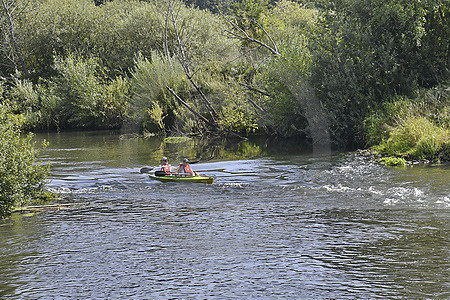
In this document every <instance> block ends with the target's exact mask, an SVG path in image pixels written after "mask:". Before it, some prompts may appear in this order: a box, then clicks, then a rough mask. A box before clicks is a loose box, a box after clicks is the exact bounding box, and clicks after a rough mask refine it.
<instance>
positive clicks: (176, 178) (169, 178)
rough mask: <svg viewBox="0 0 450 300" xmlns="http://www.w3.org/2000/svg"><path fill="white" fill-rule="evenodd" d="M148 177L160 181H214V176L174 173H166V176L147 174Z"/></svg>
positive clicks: (209, 182)
mask: <svg viewBox="0 0 450 300" xmlns="http://www.w3.org/2000/svg"><path fill="white" fill-rule="evenodd" d="M149 176H150V178H152V179H156V180H159V181H162V182H195V183H208V184H211V183H213V181H214V177H206V176H200V175H197V176H175V175H166V176H156V175H153V174H151V175H149Z"/></svg>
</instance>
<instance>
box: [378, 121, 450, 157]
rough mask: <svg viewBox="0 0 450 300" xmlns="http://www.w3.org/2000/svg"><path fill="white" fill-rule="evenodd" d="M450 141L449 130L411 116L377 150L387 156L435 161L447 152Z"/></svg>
mask: <svg viewBox="0 0 450 300" xmlns="http://www.w3.org/2000/svg"><path fill="white" fill-rule="evenodd" d="M449 140H450V130H449V129H447V128H444V127H439V126H437V125H435V124H433V123H432V122H431V121H430V120H428V119H427V118H425V117H421V116H410V117H408V118H407V119H405V120H404V121H403V123H402V124H401V125H399V126H397V127H395V128H394V129H393V130H392V132H391V134H390V136H389V138H388V139H387V140H385V141H384V142H382V143H381V144H380V145H378V146H376V147H375V148H376V149H377V150H379V151H380V152H381V153H382V154H385V155H391V156H406V157H409V158H411V159H425V158H426V159H435V158H436V157H437V155H438V154H440V153H441V152H443V151H445V149H446V147H447V146H446V145H447V144H448V143H449Z"/></svg>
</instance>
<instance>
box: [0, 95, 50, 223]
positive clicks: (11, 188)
mask: <svg viewBox="0 0 450 300" xmlns="http://www.w3.org/2000/svg"><path fill="white" fill-rule="evenodd" d="M3 101H4V99H3ZM3 101H2V103H0V218H3V217H6V216H8V215H9V214H10V213H11V212H12V210H13V209H14V207H20V206H24V205H26V204H28V203H30V202H31V201H37V200H39V199H48V198H50V197H51V194H50V193H49V192H48V191H47V190H46V188H45V183H46V178H47V176H48V172H49V165H43V164H36V158H37V155H38V152H37V151H36V150H35V149H34V144H33V142H32V141H31V138H32V135H31V134H30V135H28V136H26V137H24V136H21V134H20V130H19V126H18V125H19V124H20V121H19V120H18V119H17V116H14V115H13V114H11V113H10V112H9V108H8V105H6V104H4V103H3Z"/></svg>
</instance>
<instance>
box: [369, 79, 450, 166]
mask: <svg viewBox="0 0 450 300" xmlns="http://www.w3.org/2000/svg"><path fill="white" fill-rule="evenodd" d="M449 107H450V85H449V84H445V85H441V86H439V87H438V88H434V89H430V90H422V91H419V92H417V96H416V97H415V98H413V99H410V98H398V99H396V100H395V101H393V102H390V103H387V104H386V105H384V106H383V108H382V109H380V110H379V111H378V112H376V113H374V114H373V115H372V116H371V117H370V118H368V119H366V123H365V129H366V133H367V137H368V141H369V145H371V150H372V153H373V154H375V155H376V156H377V157H378V160H379V162H380V163H383V164H385V165H390V166H395V165H406V164H407V163H408V162H409V163H411V162H412V161H425V162H434V163H441V162H448V161H450V111H449Z"/></svg>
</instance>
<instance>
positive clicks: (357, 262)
mask: <svg viewBox="0 0 450 300" xmlns="http://www.w3.org/2000/svg"><path fill="white" fill-rule="evenodd" d="M42 138H46V139H47V140H48V141H49V142H50V146H49V147H48V149H46V150H44V151H42V155H41V156H42V159H44V160H50V161H51V162H52V176H51V177H52V182H51V184H50V187H51V188H52V189H53V190H55V191H58V192H59V193H61V195H62V200H61V201H64V202H74V203H81V204H82V205H79V206H75V207H74V208H71V209H68V210H61V211H56V212H54V211H49V212H44V213H40V214H35V215H33V216H27V215H14V216H13V217H12V218H11V219H8V220H4V221H0V298H18V299H55V298H56V299H57V298H72V299H117V298H121V299H130V298H138V299H211V298H214V299H250V298H253V299H355V298H357V299H374V298H380V299H400V298H401V299H448V298H450V280H449V278H450V221H449V217H450V214H449V213H450V188H449V183H450V172H449V171H450V167H449V166H448V165H444V166H433V167H426V166H416V167H414V168H386V167H382V166H379V165H376V164H373V163H371V162H370V161H368V160H366V159H364V158H362V157H358V156H356V155H352V154H346V155H342V154H337V153H333V154H332V155H330V154H320V153H319V154H317V153H316V154H313V153H311V152H309V151H307V150H305V149H304V147H303V148H302V147H300V146H296V145H295V144H292V143H291V144H289V145H280V144H278V143H275V142H264V141H258V142H245V143H243V144H240V145H238V146H235V147H232V145H226V147H225V148H224V147H212V146H207V145H206V146H205V145H202V144H201V143H200V144H198V143H195V144H192V143H188V144H169V145H168V144H164V143H162V144H161V143H160V140H158V139H156V138H152V139H141V138H133V137H129V136H120V135H117V134H111V133H64V134H63V133H61V134H46V135H39V136H38V139H42ZM162 155H166V156H168V157H169V158H171V159H172V161H173V162H177V161H179V160H180V159H182V158H183V157H184V156H188V157H191V158H193V157H195V156H196V157H200V156H202V160H201V161H200V162H199V163H197V164H195V165H193V167H194V169H195V170H196V171H198V172H200V173H203V174H207V175H210V176H214V177H215V182H214V184H212V185H206V184H186V183H161V182H157V181H152V180H151V179H150V178H148V176H147V175H145V174H140V173H139V169H140V168H141V167H142V166H146V165H156V164H157V161H158V159H159V158H160V157H161V156H162ZM210 158H213V159H210ZM239 158H240V159H239Z"/></svg>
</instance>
